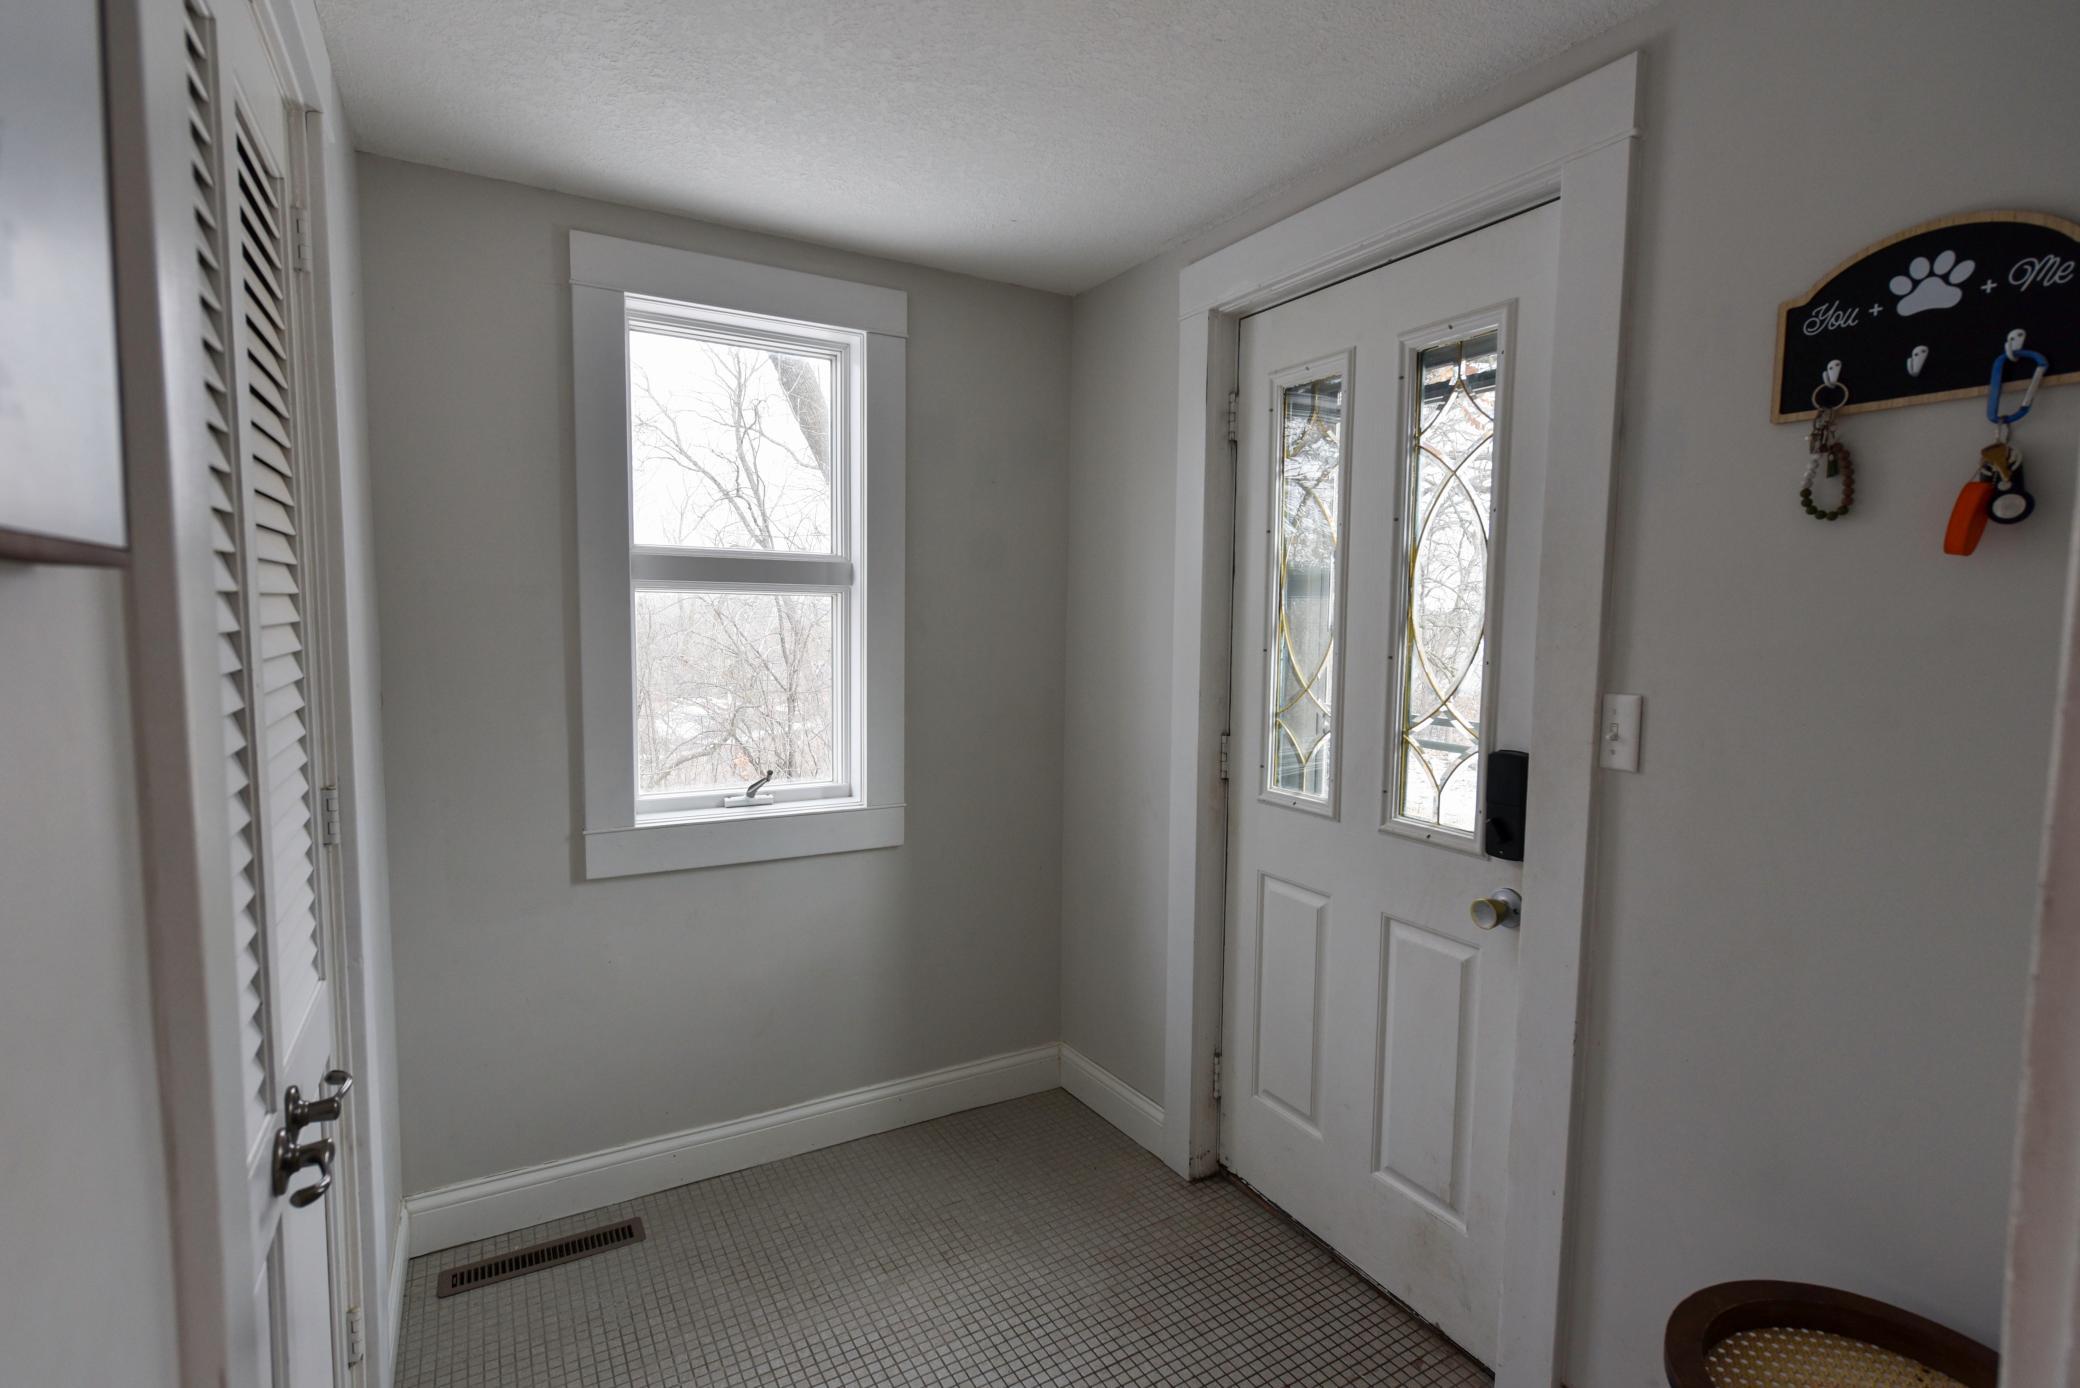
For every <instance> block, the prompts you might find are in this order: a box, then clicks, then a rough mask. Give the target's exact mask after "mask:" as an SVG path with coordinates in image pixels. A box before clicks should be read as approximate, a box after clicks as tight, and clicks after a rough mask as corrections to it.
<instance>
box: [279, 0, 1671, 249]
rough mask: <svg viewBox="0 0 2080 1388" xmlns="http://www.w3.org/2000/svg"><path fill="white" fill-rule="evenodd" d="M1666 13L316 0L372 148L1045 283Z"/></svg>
mask: <svg viewBox="0 0 2080 1388" xmlns="http://www.w3.org/2000/svg"><path fill="white" fill-rule="evenodd" d="M1650 2H1651V0H1277V2H1276V3H1272V2H1271V0H563V3H549V2H548V0H319V4H318V12H319V15H320V17H321V18H322V20H323V23H324V27H325V38H326V43H327V46H328V48H329V49H330V51H331V55H332V60H333V66H334V69H335V71H336V73H337V74H338V78H339V84H340V88H341V92H342V95H343V97H344V99H345V101H346V103H347V108H348V110H347V115H348V119H349V120H350V122H351V123H352V125H353V128H354V136H355V143H356V144H357V145H359V146H360V147H361V148H362V149H366V150H371V151H374V152H375V153H378V154H387V155H393V156H396V157H397V158H400V159H410V160H415V161H417V162H420V163H426V164H437V165H441V166H443V167H446V168H453V169H464V170H468V171H469V172H472V173H480V174H488V175H491V176H493V177H497V178H507V179H513V180H515V181H517V182H521V183H531V184H535V185H538V186H542V187H548V188H558V189H563V190H566V191H569V192H575V193H584V194H588V195H591V196H594V197H600V198H607V199H611V200H614V201H618V202H629V203H636V204H640V205H643V206H649V207H657V208H665V209H669V210H671V211H675V212H682V213H686V214H688V215H691V216H696V217H702V218H706V219H709V220H712V221H718V222H726V223H731V224H734V225H738V226H745V227H754V228H758V229H760V230H765V231H772V232H777V233H780V234H783V235H788V236H797V237H802V238H804V239H807V240H812V241H821V242H825V243H828V244H831V245H836V246H843V247H847V248H850V249H854V250H861V251H869V252H873V253H876V254H880V255H887V256H892V257H895V258H898V259H902V260H909V261H915V262H919V263H922V264H926V265H938V266H943V267H945V268H947V269H953V270H962V271H967V272H969V273H971V274H977V275H985V276H988V277H990V278H992V279H1001V280H1010V281H1013V282H1015V283H1019V284H1029V285H1035V286H1038V287H1041V288H1046V289H1055V290H1063V291H1075V290H1080V289H1084V288H1087V287H1089V286H1090V285H1093V284H1096V283H1099V282H1101V281H1103V280H1105V279H1107V278H1110V277H1111V276H1112V275H1114V274H1117V273H1118V272H1119V271H1121V270H1124V269H1126V268H1127V267H1128V266H1130V265H1133V264H1135V263H1136V262H1138V261H1140V260H1142V259H1144V258H1146V257H1147V256H1149V255H1151V254H1153V253H1154V252H1156V251H1157V250H1159V249H1161V248H1162V247H1164V246H1165V245H1167V244H1169V243H1171V242H1174V241H1175V240H1177V239H1178V238H1180V237H1182V236H1184V235H1187V234H1189V233H1190V232H1192V231H1194V230H1197V229H1199V228H1201V227H1203V226H1206V225H1208V224H1210V223H1212V222H1213V221H1215V220H1217V219H1219V218H1220V217H1221V216H1223V215H1224V214H1226V213H1228V212H1231V211H1234V210H1236V209H1237V208H1239V207H1241V206H1243V205H1244V204H1245V203H1247V202H1248V201H1249V200H1250V198H1251V197H1252V196H1253V195H1255V194H1257V193H1259V192H1261V191H1262V190H1264V189H1266V188H1269V187H1272V186H1274V185H1276V184H1278V183H1281V182H1283V181H1285V180H1286V179H1288V178H1291V177H1293V176H1296V175H1298V174H1300V173H1302V172H1304V171H1306V170H1307V169H1309V168H1310V167H1312V166H1314V165H1317V164H1320V163H1322V162H1324V161H1326V160H1328V159H1330V158H1332V157H1333V156H1335V155H1337V154H1339V153H1341V152H1343V151H1344V150H1346V149H1349V148H1351V147H1353V146H1355V145H1357V144H1359V143H1361V142H1363V141H1365V140H1368V139H1372V138H1375V137H1377V136H1379V135H1381V134H1384V133H1386V132H1388V131H1391V130H1392V129H1394V128H1395V127H1396V126H1397V125H1399V124H1401V123H1403V122H1406V121H1408V120H1409V119H1410V118H1412V117H1414V116H1416V115H1419V114H1421V113H1423V112H1426V111H1428V110H1431V109H1434V108H1436V107H1438V106H1440V105H1442V104H1443V103H1445V102H1447V101H1450V100H1452V99H1455V98H1458V97H1463V96H1466V95H1468V94H1470V93H1472V92H1475V91H1478V90H1479V89H1481V88H1482V87H1485V86H1487V85H1489V84H1490V83H1492V82H1494V81H1496V80H1497V79H1499V78H1501V77H1503V76H1505V75H1506V74H1508V73H1510V72H1512V71H1515V70H1516V69H1518V68H1522V67H1525V66H1527V65H1529V64H1531V63H1534V62H1536V61H1538V60H1539V59H1541V58H1544V57H1546V56H1548V55H1550V54H1553V53H1556V52H1558V51H1560V50H1561V49H1563V48H1566V47H1567V46H1569V45H1570V44H1574V43H1577V42H1580V41H1581V40H1582V39H1585V38H1587V37H1589V36H1590V35H1592V34H1595V33H1597V32H1599V31H1601V30H1603V29H1605V28H1607V27H1609V26H1610V25H1612V24H1615V23H1616V22H1618V21H1619V20H1622V19H1624V18H1626V17H1628V16H1630V15H1632V14H1634V13H1636V12H1638V11H1641V10H1643V9H1646V8H1647V7H1648V4H1649V3H1650Z"/></svg>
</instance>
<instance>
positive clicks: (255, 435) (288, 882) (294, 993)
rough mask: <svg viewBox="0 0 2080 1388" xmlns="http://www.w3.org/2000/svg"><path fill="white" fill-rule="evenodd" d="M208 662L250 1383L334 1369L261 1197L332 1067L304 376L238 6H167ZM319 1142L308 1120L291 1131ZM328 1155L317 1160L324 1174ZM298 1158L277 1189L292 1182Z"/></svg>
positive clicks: (285, 141)
mask: <svg viewBox="0 0 2080 1388" xmlns="http://www.w3.org/2000/svg"><path fill="white" fill-rule="evenodd" d="M184 4H185V6H186V10H187V20H188V27H187V53H186V59H187V62H188V65H189V67H188V74H187V77H188V90H189V97H190V116H191V119H190V122H189V130H188V139H189V141H190V142H191V145H192V150H193V172H194V185H195V187H194V192H195V247H196V256H197V260H198V265H199V269H200V275H199V279H198V284H199V286H200V288H199V294H200V297H201V305H200V307H201V324H202V337H203V343H202V345H203V348H204V352H203V361H204V381H203V385H204V389H205V392H206V395H207V412H206V413H207V426H206V427H207V429H208V431H209V440H208V445H209V446H208V449H207V450H206V453H207V458H208V463H209V468H210V488H211V490H210V496H211V516H210V521H211V527H212V534H211V539H212V546H213V549H214V559H215V565H214V570H213V578H214V581H215V587H216V613H217V624H216V625H217V631H216V640H217V643H218V668H219V671H220V672H221V678H222V704H223V728H224V755H225V761H226V765H225V788H226V806H225V812H226V816H227V825H228V828H229V830H230V833H229V844H230V861H229V863H228V864H227V867H228V869H229V872H230V875H231V904H232V908H233V911H234V920H233V930H234V938H235V948H236V950H237V965H238V973H237V977H238V981H239V985H240V987H239V993H238V999H237V1006H238V1013H239V1015H238V1026H239V1049H240V1059H241V1063H242V1065H243V1066H244V1075H245V1095H244V1103H245V1109H246V1140H247V1179H248V1186H249V1189H250V1193H251V1209H252V1230H253V1238H254V1249H255V1262H256V1266H257V1267H258V1268H259V1277H258V1281H257V1283H256V1285H255V1287H254V1291H253V1295H254V1308H255V1322H256V1337H255V1343H254V1354H255V1357H256V1360H257V1361H258V1362H259V1363H260V1364H261V1365H262V1366H263V1374H262V1381H263V1382H268V1383H271V1384H274V1385H278V1386H280V1388H304V1386H305V1385H306V1384H312V1385H322V1384H327V1383H332V1382H334V1381H335V1377H336V1374H337V1373H338V1371H339V1367H340V1365H341V1364H342V1363H343V1360H342V1358H341V1357H340V1356H339V1354H338V1353H337V1352H336V1350H335V1346H334V1328H335V1327H336V1326H337V1325H339V1323H340V1322H339V1318H338V1316H337V1315H336V1314H335V1305H334V1300H335V1299H334V1296H333V1289H332V1286H331V1266H332V1263H331V1258H330V1255H329V1252H328V1242H329V1239H330V1237H331V1234H332V1229H331V1228H330V1227H329V1224H328V1221H329V1219H330V1218H331V1217H332V1212H333V1211H334V1210H335V1208H336V1205H337V1202H335V1201H332V1200H329V1199H328V1200H324V1201H321V1202H318V1203H316V1204H313V1205H311V1206H309V1207H307V1208H295V1207H293V1206H292V1204H291V1202H290V1201H289V1200H288V1199H287V1198H285V1197H284V1196H283V1195H281V1194H279V1193H278V1192H277V1191H276V1190H275V1184H276V1182H275V1152H274V1147H275V1137H276V1133H277V1131H278V1130H279V1129H280V1128H281V1126H282V1124H283V1118H284V1105H285V1095H286V1092H287V1090H288V1088H289V1086H291V1085H294V1086H296V1087H297V1088H298V1089H299V1090H300V1091H301V1093H302V1095H303V1097H304V1098H305V1099H316V1098H318V1097H320V1096H321V1095H322V1094H323V1093H324V1092H325V1083H324V1078H323V1077H324V1075H325V1073H326V1071H327V1070H329V1069H330V1068H331V1067H332V1057H331V1052H332V1048H333V1026H332V1007H331V993H330V990H329V989H328V988H327V986H326V980H325V952H324V934H323V929H322V921H323V918H324V910H323V904H322V903H323V900H324V893H323V891H322V882H323V875H324V873H325V872H326V870H327V868H326V864H325V862H324V859H323V854H324V849H323V848H322V846H321V843H320V837H321V836H320V832H319V824H320V814H319V791H318V786H319V778H318V776H317V774H316V765H317V757H316V749H317V738H316V729H317V728H318V723H317V722H316V719H315V710H314V708H313V706H312V705H313V696H314V691H315V689H316V682H315V681H314V680H313V679H312V678H311V667H310V663H309V655H310V652H309V649H308V648H309V647H310V645H311V641H310V631H309V626H308V623H309V621H310V618H311V616H312V611H313V609H312V606H311V602H312V584H311V577H310V576H311V574H312V573H313V572H314V570H315V566H314V564H313V563H312V556H311V547H312V545H313V543H314V537H315V536H316V534H317V531H316V528H315V527H313V526H311V525H310V524H308V523H307V522H306V520H305V517H306V516H307V515H308V514H309V512H310V510H311V506H312V497H313V491H312V485H311V479H310V478H309V476H308V475H307V471H308V470H307V468H306V467H305V465H304V461H303V458H304V453H303V449H302V446H301V432H302V431H301V426H300V423H299V416H298V410H299V405H300V399H299V397H300V394H301V391H302V389H303V388H304V386H303V382H304V381H305V380H306V379H307V377H306V370H305V365H304V363H303V361H302V357H303V355H304V349H303V348H302V346H301V345H300V344H301V343H302V341H303V339H302V337H301V336H300V333H301V330H302V322H301V318H302V314H303V312H304V309H303V308H302V307H301V298H302V294H303V291H302V289H301V287H300V285H299V282H298V276H299V274H300V272H299V270H298V268H297V267H296V264H295V244H296V228H295V225H294V217H295V213H294V212H293V210H292V209H293V200H292V197H291V192H290V179H289V176H288V175H289V167H290V166H289V158H290V140H291V138H292V135H293V133H294V132H295V130H296V126H295V124H294V122H296V121H298V120H300V117H298V116H296V115H294V114H293V113H292V112H291V110H290V108H289V106H288V104H287V103H286V101H285V99H284V95H283V88H282V85H281V83H280V81H279V80H278V77H277V75H276V71H275V68H274V66H273V63H272V62H271V60H270V57H269V53H268V49H267V47H266V44H265V41H264V40H263V38H262V36H261V34H260V32H259V29H258V26H257V25H256V24H255V22H254V19H253V15H252V12H251V11H250V10H249V9H248V8H247V7H246V5H245V4H244V3H243V0H216V6H215V8H214V9H212V8H211V6H210V4H209V3H208V0H184ZM321 1136H327V1137H334V1138H337V1137H338V1136H340V1134H339V1133H338V1131H337V1128H336V1126H333V1127H324V1128H320V1127H310V1128H306V1129H305V1130H304V1131H303V1132H302V1133H300V1134H298V1138H299V1140H300V1141H303V1142H310V1141H313V1140H316V1139H318V1138H319V1137H321ZM345 1165H346V1159H345V1157H344V1155H343V1154H342V1155H338V1156H336V1157H335V1159H334V1170H335V1172H337V1171H340V1170H342V1169H343V1168H344V1166H345ZM316 1175H317V1173H316V1172H315V1171H309V1170H307V1171H304V1172H302V1173H300V1174H299V1175H298V1176H297V1177H296V1178H295V1179H294V1181H293V1182H292V1183H291V1184H292V1188H294V1187H304V1186H309V1185H311V1184H312V1183H313V1181H314V1180H315V1178H316Z"/></svg>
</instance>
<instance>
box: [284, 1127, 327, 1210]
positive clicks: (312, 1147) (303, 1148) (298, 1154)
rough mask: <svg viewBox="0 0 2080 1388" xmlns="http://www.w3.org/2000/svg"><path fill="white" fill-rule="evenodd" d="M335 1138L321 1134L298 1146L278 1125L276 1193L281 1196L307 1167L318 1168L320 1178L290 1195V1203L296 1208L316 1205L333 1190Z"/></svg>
mask: <svg viewBox="0 0 2080 1388" xmlns="http://www.w3.org/2000/svg"><path fill="white" fill-rule="evenodd" d="M332 1153H333V1146H332V1139H331V1138H329V1137H321V1138H319V1139H318V1140H317V1141H316V1142H306V1143H302V1144H301V1145H299V1144H298V1143H297V1141H296V1139H295V1138H294V1137H291V1136H290V1135H289V1130H288V1129H287V1128H277V1129H275V1134H274V1193H275V1194H276V1195H281V1194H283V1193H285V1192H286V1191H287V1190H288V1189H289V1179H290V1177H292V1176H294V1175H295V1174H296V1173H297V1172H299V1171H302V1170H303V1169H304V1168H306V1167H313V1166H314V1167H316V1168H317V1169H318V1179H317V1181H316V1182H314V1183H313V1184H311V1185H307V1186H305V1187H303V1188H302V1189H301V1190H299V1191H297V1192H296V1193H295V1194H294V1195H291V1196H290V1197H289V1203H290V1204H291V1205H293V1206H295V1207H296V1208H297V1209H299V1210H300V1209H302V1208H303V1207H304V1206H306V1205H311V1204H315V1203H316V1202H318V1201H320V1200H323V1199H324V1198H325V1192H326V1191H328V1190H331V1189H332Z"/></svg>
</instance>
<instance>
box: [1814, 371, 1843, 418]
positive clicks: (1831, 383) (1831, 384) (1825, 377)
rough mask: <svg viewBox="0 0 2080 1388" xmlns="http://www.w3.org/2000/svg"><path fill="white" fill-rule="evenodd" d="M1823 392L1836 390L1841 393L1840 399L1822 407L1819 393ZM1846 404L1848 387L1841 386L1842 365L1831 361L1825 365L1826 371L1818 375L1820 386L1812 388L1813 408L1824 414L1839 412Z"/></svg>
mask: <svg viewBox="0 0 2080 1388" xmlns="http://www.w3.org/2000/svg"><path fill="white" fill-rule="evenodd" d="M1823 390H1838V391H1840V392H1841V393H1842V398H1841V399H1839V400H1837V401H1835V402H1834V403H1833V404H1832V405H1823V404H1821V403H1820V392H1821V391H1823ZM1848 403H1849V387H1847V386H1845V385H1843V384H1842V364H1841V363H1840V362H1839V361H1831V362H1829V363H1828V364H1827V369H1826V370H1825V371H1822V372H1821V373H1820V384H1819V385H1817V386H1814V387H1813V408H1814V409H1816V410H1820V411H1822V412H1823V413H1824V412H1826V411H1830V410H1839V409H1840V408H1842V406H1844V405H1846V404H1848Z"/></svg>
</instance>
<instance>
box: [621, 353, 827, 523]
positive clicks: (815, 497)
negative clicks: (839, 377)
mask: <svg viewBox="0 0 2080 1388" xmlns="http://www.w3.org/2000/svg"><path fill="white" fill-rule="evenodd" d="M628 368H629V409H630V415H631V418H630V425H631V427H630V430H629V435H630V442H631V460H630V465H631V468H632V472H633V475H632V477H631V484H632V485H631V488H630V490H631V496H632V503H633V504H632V509H633V513H634V524H635V530H634V533H635V542H636V543H637V544H639V545H659V546H669V547H673V548H680V549H748V550H769V551H774V552H785V553H795V554H829V553H831V552H832V544H831V537H832V536H833V535H834V534H836V533H837V524H836V519H835V505H834V502H835V498H836V495H837V489H836V487H834V486H833V484H832V480H831V479H832V476H833V462H834V455H835V454H836V453H837V451H838V450H837V447H836V440H835V437H834V435H833V432H832V426H831V358H829V357H826V356H820V355H810V354H805V353H798V352H788V351H781V350H777V349H772V348H765V347H747V346H744V345H741V344H739V343H734V342H727V341H714V340H709V339H706V338H700V337H689V336H686V335H683V334H681V333H675V332H665V331H656V330H652V329H648V328H645V327H644V326H642V325H641V324H631V325H630V326H629V331H628Z"/></svg>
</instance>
